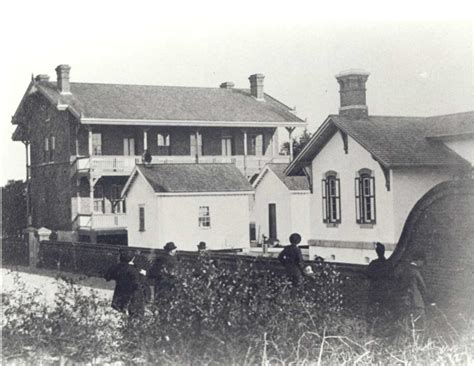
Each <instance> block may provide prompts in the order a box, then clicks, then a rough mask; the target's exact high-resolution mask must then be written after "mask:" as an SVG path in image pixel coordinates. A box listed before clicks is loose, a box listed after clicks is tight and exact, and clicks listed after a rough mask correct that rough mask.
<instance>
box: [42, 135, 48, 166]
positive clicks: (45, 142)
mask: <svg viewBox="0 0 474 366" xmlns="http://www.w3.org/2000/svg"><path fill="white" fill-rule="evenodd" d="M48 159H49V138H48V137H45V139H44V150H43V160H44V161H45V162H46V161H48Z"/></svg>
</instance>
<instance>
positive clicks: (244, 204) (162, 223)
mask: <svg viewBox="0 0 474 366" xmlns="http://www.w3.org/2000/svg"><path fill="white" fill-rule="evenodd" d="M248 202H249V201H248V195H225V196H224V195H221V196H218V195H212V196H203V195H193V196H168V197H163V196H156V195H155V194H154V192H153V191H152V190H151V188H150V187H149V186H148V184H147V183H146V181H145V180H144V179H143V178H142V177H141V176H138V177H137V178H135V182H134V183H133V185H132V187H131V188H130V190H129V192H128V194H127V216H128V218H127V221H128V243H129V246H134V247H149V248H163V246H164V245H165V244H166V243H167V242H168V241H173V242H174V243H175V244H176V245H177V247H178V249H180V250H196V245H197V244H198V243H199V242H200V241H205V242H206V243H207V246H208V248H209V249H226V248H247V247H249V246H250V238H249V207H248ZM139 204H145V207H146V208H145V212H146V213H145V220H146V223H145V231H143V232H139V231H138V229H139V220H138V207H139V206H138V205H139ZM199 206H209V209H210V215H211V227H210V228H200V227H199V225H198V217H199Z"/></svg>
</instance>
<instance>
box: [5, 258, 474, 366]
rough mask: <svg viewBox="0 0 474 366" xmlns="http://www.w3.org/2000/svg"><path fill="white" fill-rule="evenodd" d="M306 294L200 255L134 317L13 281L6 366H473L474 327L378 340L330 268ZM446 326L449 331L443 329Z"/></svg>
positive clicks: (399, 333) (436, 322) (88, 298)
mask: <svg viewBox="0 0 474 366" xmlns="http://www.w3.org/2000/svg"><path fill="white" fill-rule="evenodd" d="M315 270H316V276H315V277H314V278H309V279H307V281H306V283H305V287H304V289H299V290H296V289H293V288H291V287H290V286H289V284H288V283H286V282H285V281H282V279H281V278H276V277H275V276H274V274H273V273H271V272H262V271H261V270H259V271H257V270H256V268H255V267H254V265H252V264H250V265H244V264H243V263H239V262H238V263H237V268H234V269H232V270H231V269H229V268H218V267H217V266H215V265H214V263H213V262H212V261H211V260H210V259H208V258H206V257H204V258H201V259H200V260H199V262H198V263H197V266H196V267H183V268H180V270H179V273H177V275H176V276H177V277H176V279H177V285H176V287H175V290H174V291H173V292H172V293H170V294H169V296H168V297H166V298H164V297H162V298H161V299H160V300H159V301H158V302H157V303H156V304H153V305H151V304H150V305H149V306H147V310H146V312H145V314H144V316H143V317H142V318H136V319H130V318H128V317H127V316H126V315H122V314H119V313H117V312H115V311H114V310H112V309H111V308H110V301H104V300H101V299H100V298H99V297H98V295H97V293H96V292H94V291H91V292H90V293H85V292H83V291H81V290H80V288H79V286H78V285H76V284H75V283H74V282H73V281H71V280H69V279H67V278H58V279H57V281H59V284H60V286H59V290H58V292H57V294H56V297H55V305H54V306H53V307H48V306H47V305H45V304H43V303H41V302H39V301H38V293H34V292H33V293H31V292H28V291H26V289H25V286H24V284H22V283H20V282H19V281H17V284H16V289H15V291H11V292H7V293H5V294H4V296H3V317H2V331H3V358H4V359H3V363H4V364H9V363H11V364H13V363H15V364H18V363H21V362H24V363H27V364H39V363H43V364H57V363H58V362H59V363H61V362H62V363H64V362H65V361H68V360H69V361H74V362H81V363H82V362H83V363H86V362H89V363H93V364H104V363H111V362H118V364H160V365H162V364H164V365H166V364H179V365H182V364H193V365H200V364H210V365H220V364H225V365H255V364H261V365H284V364H290V363H291V364H301V365H303V364H317V365H323V364H324V365H333V364H351V365H352V364H362V365H363V364H397V365H399V364H426V365H436V364H443V365H444V364H456V365H458V364H469V363H471V362H472V361H473V357H472V354H473V348H472V346H473V340H472V337H471V338H469V336H472V331H473V330H474V328H473V327H472V322H469V321H465V322H464V323H465V327H466V329H463V331H462V332H461V330H459V329H455V328H454V327H453V326H452V325H451V324H450V323H449V322H448V321H447V319H446V318H445V317H444V316H440V317H438V318H436V317H434V319H433V324H432V325H431V328H430V330H429V331H428V332H427V333H426V334H430V337H426V336H425V337H422V336H421V335H419V334H416V333H412V332H409V331H405V330H404V328H403V327H397V326H396V325H393V330H394V332H392V333H391V334H390V335H389V336H388V337H385V338H382V337H375V336H373V335H371V334H370V332H369V331H368V329H367V326H366V323H365V319H364V317H363V316H361V314H360V313H359V314H354V313H353V312H352V311H351V309H348V308H347V305H346V301H345V298H344V295H343V292H342V288H343V286H344V282H345V280H344V279H343V278H342V277H341V275H340V274H339V273H338V272H337V271H335V270H334V269H333V267H331V266H330V265H322V266H321V267H320V268H316V269H315ZM439 329H442V330H443V331H440V330H439Z"/></svg>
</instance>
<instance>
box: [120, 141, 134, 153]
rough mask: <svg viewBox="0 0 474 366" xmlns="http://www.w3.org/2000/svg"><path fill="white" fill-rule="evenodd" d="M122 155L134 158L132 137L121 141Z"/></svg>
mask: <svg viewBox="0 0 474 366" xmlns="http://www.w3.org/2000/svg"><path fill="white" fill-rule="evenodd" d="M123 155H124V156H135V139H134V138H133V137H126V138H124V139H123Z"/></svg>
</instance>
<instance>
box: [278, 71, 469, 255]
mask: <svg viewBox="0 0 474 366" xmlns="http://www.w3.org/2000/svg"><path fill="white" fill-rule="evenodd" d="M368 76H369V74H368V73H367V72H364V71H361V70H348V71H346V72H342V73H340V74H338V75H337V76H336V79H337V81H338V83H339V85H340V103H341V104H340V108H339V114H333V115H329V116H328V117H327V118H326V120H325V121H324V122H323V124H322V125H321V127H320V128H319V129H318V130H317V131H316V133H314V135H313V136H312V138H311V140H310V141H309V142H308V144H307V145H306V146H305V148H304V149H303V150H302V152H301V153H300V154H299V155H298V157H297V158H296V159H295V160H294V161H292V162H291V164H290V165H289V166H288V167H287V169H286V170H285V173H286V174H288V175H298V174H300V173H301V172H302V171H303V172H304V173H305V174H306V176H307V178H308V179H309V183H310V188H311V194H310V195H309V216H310V225H309V227H310V233H309V240H308V242H309V244H310V254H312V255H313V256H314V255H320V256H322V257H325V258H328V259H330V260H333V261H338V262H352V263H361V264H363V263H368V262H369V261H370V260H371V259H373V258H374V256H375V252H374V247H373V242H374V241H380V242H382V243H384V244H385V245H386V249H387V254H390V253H391V251H393V249H394V248H395V246H396V244H397V243H398V240H399V238H400V235H401V232H402V229H403V226H404V224H405V221H406V219H407V216H408V214H409V213H410V210H411V209H412V208H413V207H414V205H415V204H416V202H417V201H418V200H419V199H420V198H421V197H422V196H423V195H424V194H425V193H426V192H428V191H429V190H430V189H431V188H433V187H434V186H436V185H437V184H439V183H441V182H444V181H449V180H453V179H472V165H473V163H474V112H464V113H456V114H451V115H443V116H433V117H398V116H373V115H370V114H369V113H368V107H367V103H366V82H367V80H368ZM436 224H437V223H433V225H436Z"/></svg>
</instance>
